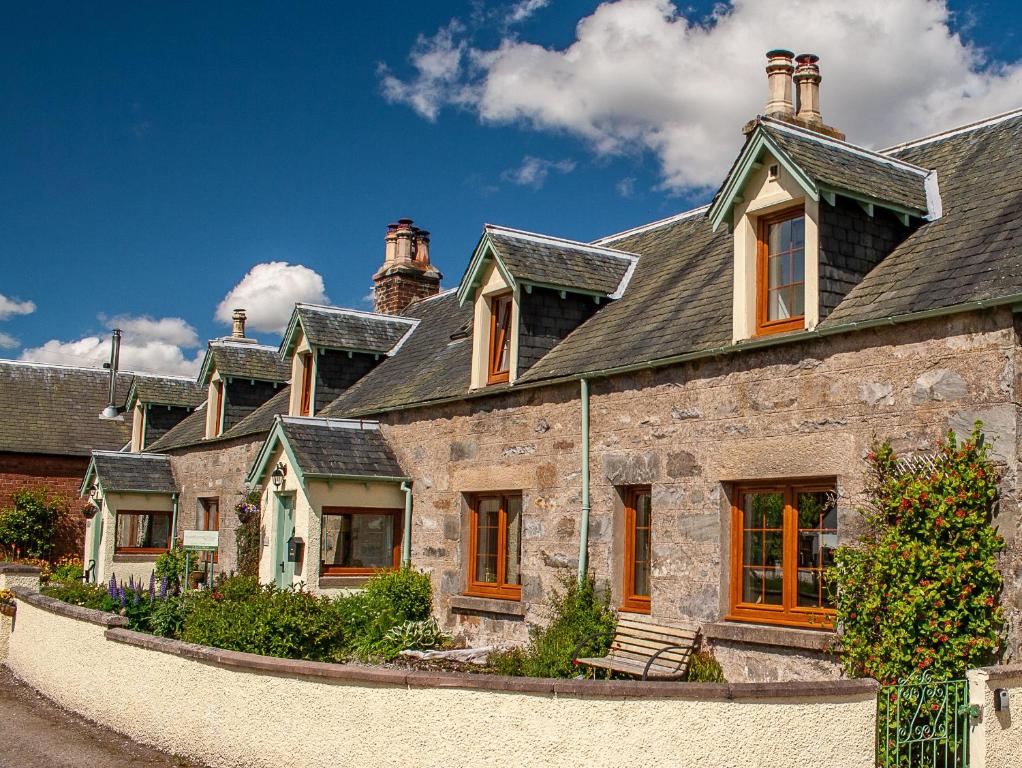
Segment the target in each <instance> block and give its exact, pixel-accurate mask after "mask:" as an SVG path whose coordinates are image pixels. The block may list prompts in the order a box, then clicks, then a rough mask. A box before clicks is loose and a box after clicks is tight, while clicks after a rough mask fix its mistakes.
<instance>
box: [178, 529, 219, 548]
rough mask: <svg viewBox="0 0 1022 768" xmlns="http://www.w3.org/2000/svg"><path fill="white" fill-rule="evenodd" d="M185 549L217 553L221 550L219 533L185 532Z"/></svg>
mask: <svg viewBox="0 0 1022 768" xmlns="http://www.w3.org/2000/svg"><path fill="white" fill-rule="evenodd" d="M184 539H185V549H201V550H209V551H216V550H217V549H219V548H220V532H219V531H185V532H184Z"/></svg>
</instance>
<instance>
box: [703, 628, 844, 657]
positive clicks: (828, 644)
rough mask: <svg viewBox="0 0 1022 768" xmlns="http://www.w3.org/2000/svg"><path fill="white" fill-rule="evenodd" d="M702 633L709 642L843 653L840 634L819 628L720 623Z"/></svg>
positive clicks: (704, 629)
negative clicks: (722, 641)
mask: <svg viewBox="0 0 1022 768" xmlns="http://www.w3.org/2000/svg"><path fill="white" fill-rule="evenodd" d="M702 632H703V637H705V638H707V639H709V640H729V641H731V642H736V643H748V644H750V645H769V646H773V647H776V648H797V649H799V650H806V651H827V650H840V641H839V638H838V636H837V634H836V633H834V632H825V631H820V630H818V629H795V628H793V627H781V626H776V625H772V624H746V623H743V622H738V621H718V622H715V623H713V624H704V625H703V629H702Z"/></svg>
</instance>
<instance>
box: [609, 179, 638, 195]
mask: <svg viewBox="0 0 1022 768" xmlns="http://www.w3.org/2000/svg"><path fill="white" fill-rule="evenodd" d="M614 189H615V190H617V193H618V194H619V195H620V196H621V197H626V198H627V197H634V196H635V177H634V176H626V177H625V178H623V179H621V180H619V181H618V183H617V184H615V185H614Z"/></svg>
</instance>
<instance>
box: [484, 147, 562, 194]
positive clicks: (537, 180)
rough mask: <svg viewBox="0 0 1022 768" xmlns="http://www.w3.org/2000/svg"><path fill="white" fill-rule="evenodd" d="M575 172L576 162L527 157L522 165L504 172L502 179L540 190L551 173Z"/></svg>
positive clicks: (523, 159)
mask: <svg viewBox="0 0 1022 768" xmlns="http://www.w3.org/2000/svg"><path fill="white" fill-rule="evenodd" d="M573 170H575V161H574V160H544V159H543V158H541V157H533V156H532V155H526V156H525V157H523V158H522V164H521V165H519V166H518V167H517V168H509V169H508V170H506V171H504V173H502V174H501V178H502V179H504V181H509V182H511V183H512V184H518V185H519V186H523V187H532V188H533V189H539V188H540V187H542V186H543V185H544V184H545V183H546V180H547V176H549V175H550V171H557V172H558V173H571V172H572V171H573Z"/></svg>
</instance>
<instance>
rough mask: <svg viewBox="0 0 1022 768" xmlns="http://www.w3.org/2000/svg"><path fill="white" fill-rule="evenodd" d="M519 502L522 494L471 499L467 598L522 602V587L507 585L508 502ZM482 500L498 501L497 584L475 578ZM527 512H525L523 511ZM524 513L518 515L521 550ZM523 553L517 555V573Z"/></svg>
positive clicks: (476, 496)
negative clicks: (468, 596)
mask: <svg viewBox="0 0 1022 768" xmlns="http://www.w3.org/2000/svg"><path fill="white" fill-rule="evenodd" d="M510 498H518V499H519V500H521V498H522V495H521V494H520V493H508V492H494V493H480V494H476V495H474V496H472V497H471V499H470V504H471V511H470V512H469V515H470V519H471V522H470V524H469V540H468V542H469V543H468V589H467V590H466V591H465V594H467V595H472V596H474V597H494V598H497V599H499V600H521V599H522V585H521V584H508V583H507V507H508V499H510ZM483 499H499V503H500V511H499V513H498V515H497V577H496V580H495V581H492V582H490V581H478V580H477V579H476V577H475V574H476V555H477V554H478V553H477V550H476V546H477V544H476V542H477V541H478V532H479V502H480V501H482V500H483ZM523 511H524V509H523ZM521 524H522V513H519V515H518V525H519V534H518V542H519V546H521V540H522V536H521V528H520V526H521ZM521 567H522V563H521V551H520V550H519V553H518V571H519V574H520V573H521Z"/></svg>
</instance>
